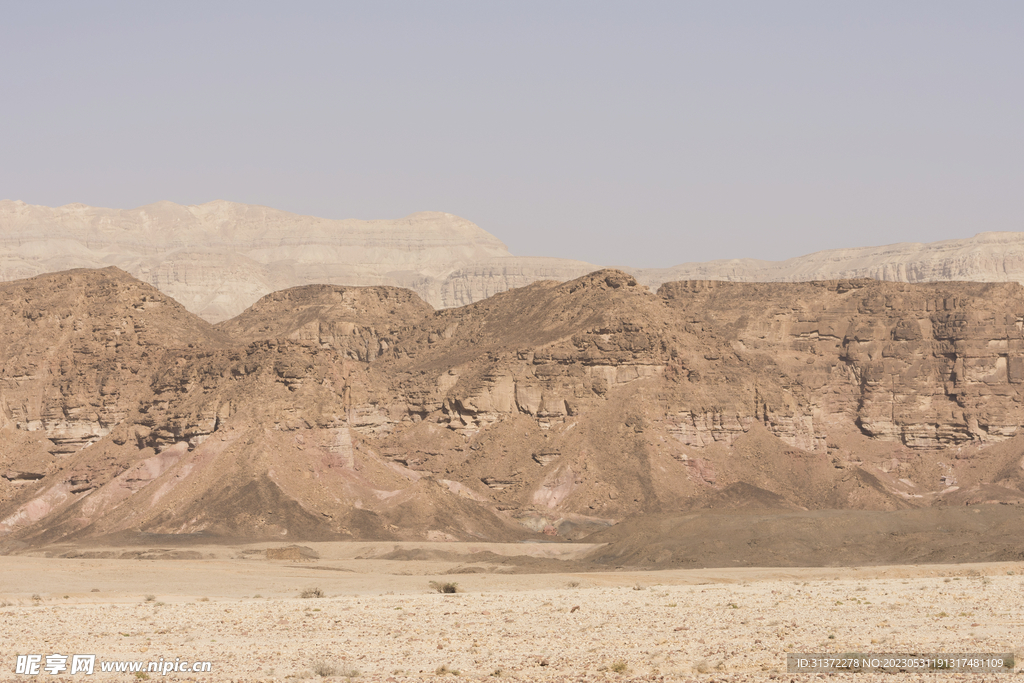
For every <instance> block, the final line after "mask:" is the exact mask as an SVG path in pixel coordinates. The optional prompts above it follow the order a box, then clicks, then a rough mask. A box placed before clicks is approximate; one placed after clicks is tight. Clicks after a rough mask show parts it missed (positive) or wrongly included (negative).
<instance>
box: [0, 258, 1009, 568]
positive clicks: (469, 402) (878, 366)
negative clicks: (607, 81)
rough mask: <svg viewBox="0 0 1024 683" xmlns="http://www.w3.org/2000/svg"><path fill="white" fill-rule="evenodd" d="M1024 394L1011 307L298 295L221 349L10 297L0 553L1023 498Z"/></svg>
mask: <svg viewBox="0 0 1024 683" xmlns="http://www.w3.org/2000/svg"><path fill="white" fill-rule="evenodd" d="M1022 389H1024V288H1022V287H1021V286H1020V285H1018V284H1015V283H995V284H986V283H944V284H927V285H922V284H905V283H888V282H878V281H871V280H836V281H826V282H812V283H794V284H791V283H777V284H744V283H722V282H707V281H688V282H674V283H667V284H665V285H663V286H662V287H661V288H660V289H659V291H658V292H657V293H652V292H651V291H650V290H648V289H647V288H646V287H644V286H643V285H641V284H639V283H638V282H637V280H636V279H635V278H634V277H632V276H631V275H629V274H627V273H624V272H621V271H615V270H604V271H597V272H594V273H590V274H588V275H585V276H583V277H580V278H577V279H574V280H571V281H569V282H565V283H558V282H553V281H544V282H537V283H533V284H531V285H528V286H526V287H522V288H518V289H513V290H509V291H506V292H503V293H500V294H497V295H495V296H492V297H489V298H487V299H484V300H482V301H479V302H476V303H474V304H471V305H468V306H463V307H459V308H448V309H442V310H434V309H433V308H432V307H431V306H430V305H428V304H427V303H426V302H424V301H423V300H422V299H421V298H420V297H419V296H418V295H416V294H415V293H413V292H411V291H408V290H403V289H399V288H394V287H383V286H382V287H343V286H337V285H308V286H303V287H297V288H292V289H288V290H284V291H280V292H275V293H273V294H270V295H268V296H265V297H263V298H262V299H261V300H260V301H258V302H257V303H256V304H255V305H253V306H252V307H251V308H249V309H248V310H246V311H245V312H244V313H242V314H241V315H239V316H237V317H236V318H233V319H231V320H228V321H225V322H223V323H220V324H218V325H216V326H211V325H210V324H208V323H207V322H205V321H203V320H202V319H200V318H199V317H197V316H195V315H193V314H191V313H189V312H188V311H186V310H185V309H184V308H183V307H182V306H180V305H179V304H177V303H176V302H174V301H173V300H172V299H170V298H169V297H167V296H166V295H164V294H161V293H160V292H159V291H158V290H156V289H155V288H154V287H152V286H150V285H147V284H145V283H142V282H140V281H138V280H136V279H134V278H132V277H131V276H130V275H128V274H127V273H124V272H123V271H121V270H119V269H116V268H106V269H101V270H76V271H69V272H65V273H58V274H50V275H43V276H37V277H34V278H30V279H27V280H20V281H16V282H10V283H6V284H2V285H0V547H2V548H6V549H8V550H10V549H13V548H17V547H24V544H42V543H52V542H57V541H62V540H69V539H82V538H126V537H132V536H137V535H138V534H176V535H179V536H180V537H183V538H204V539H210V538H247V539H281V538H287V539H311V540H315V539H346V538H375V539H388V538H393V539H416V538H431V539H466V540H469V539H490V540H513V539H523V538H529V537H531V536H533V535H540V534H548V535H555V536H559V537H564V538H579V537H582V536H584V535H587V534H589V533H591V532H593V531H594V530H598V529H602V528H605V527H607V526H608V525H609V524H612V523H614V522H616V521H618V520H620V519H624V518H628V517H632V516H636V515H638V514H660V513H673V512H679V511H684V510H693V509H736V508H758V509H777V510H802V509H812V510H813V509H862V510H898V509H905V508H906V509H909V508H919V507H928V506H951V505H953V506H956V505H963V504H965V503H976V502H986V501H1001V502H1008V503H1012V502H1020V501H1021V500H1024V493H1022V489H1024V459H1022V457H1021V451H1022V445H1024V434H1021V433H1019V432H1020V431H1021V430H1020V425H1021V424H1022V422H1024V407H1022V405H1021V398H1022Z"/></svg>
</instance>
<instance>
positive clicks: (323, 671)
mask: <svg viewBox="0 0 1024 683" xmlns="http://www.w3.org/2000/svg"><path fill="white" fill-rule="evenodd" d="M309 668H310V669H312V670H313V675H315V676H320V677H321V678H325V677H327V676H333V675H334V674H336V673H337V672H338V668H337V667H336V666H334V665H333V664H331V663H330V662H328V661H325V660H323V659H317V660H314V661H313V663H312V664H310V665H309Z"/></svg>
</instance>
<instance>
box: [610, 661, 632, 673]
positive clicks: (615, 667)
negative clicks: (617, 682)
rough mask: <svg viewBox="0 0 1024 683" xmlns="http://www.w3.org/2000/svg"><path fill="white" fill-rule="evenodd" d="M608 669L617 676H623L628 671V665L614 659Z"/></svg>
mask: <svg viewBox="0 0 1024 683" xmlns="http://www.w3.org/2000/svg"><path fill="white" fill-rule="evenodd" d="M608 668H609V669H611V670H612V671H614V672H615V673H617V674H624V673H626V672H627V671H628V670H629V665H628V664H626V662H625V660H623V659H616V660H615V661H614V662H612V665H611V666H610V667H608Z"/></svg>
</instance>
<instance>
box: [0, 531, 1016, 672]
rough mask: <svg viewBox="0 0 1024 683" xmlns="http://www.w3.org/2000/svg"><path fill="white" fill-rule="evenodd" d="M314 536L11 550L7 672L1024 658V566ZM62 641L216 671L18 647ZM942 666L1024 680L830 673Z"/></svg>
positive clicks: (780, 665)
mask: <svg viewBox="0 0 1024 683" xmlns="http://www.w3.org/2000/svg"><path fill="white" fill-rule="evenodd" d="M303 545H304V547H306V548H308V549H309V550H312V551H313V552H314V553H315V554H317V555H319V559H315V560H314V559H299V560H268V559H266V549H267V548H268V547H270V548H277V547H281V544H254V545H246V546H231V547H226V546H207V547H193V548H189V549H188V551H187V553H188V554H182V551H181V550H180V549H176V548H157V547H139V548H116V549H97V548H90V549H78V550H74V549H70V548H56V549H52V548H51V549H49V550H48V551H47V552H42V551H40V552H34V553H28V554H23V555H10V556H4V557H0V576H2V577H3V580H2V583H0V605H2V606H0V642H3V643H4V645H5V648H4V650H5V652H4V654H3V656H2V657H0V680H30V679H36V680H80V681H86V680H121V681H125V680H136V679H139V680H155V679H163V678H166V679H168V680H200V681H222V680H233V681H285V680H300V679H309V680H315V679H321V678H323V679H332V678H333V679H335V680H344V679H346V678H350V679H353V680H359V681H404V680H432V681H440V680H451V681H456V680H462V679H467V678H468V679H474V680H498V681H500V680H502V679H508V680H520V681H533V680H537V681H556V680H558V681H561V680H566V681H569V680H572V681H579V680H594V681H598V680H608V681H620V680H621V681H625V680H666V681H674V680H680V681H689V680H697V681H748V680H749V681H759V680H785V681H810V680H818V678H819V675H818V674H787V673H786V653H787V652H818V653H843V652H876V653H908V654H909V653H923V652H943V653H954V652H991V653H1003V652H1014V653H1016V654H1017V659H1018V662H1017V667H1016V670H1017V672H1018V673H1019V672H1021V671H1022V669H1024V666H1022V662H1021V660H1022V659H1024V656H1022V655H1024V562H1001V563H987V564H956V565H917V566H888V567H884V566H883V567H860V568H857V567H819V568H770V569H759V568H749V567H747V568H725V569H685V570H664V571H634V570H628V569H620V570H611V571H603V572H585V573H584V572H572V571H557V569H558V567H559V565H558V564H557V563H559V562H563V563H565V565H566V566H567V567H571V566H572V560H573V559H574V558H576V557H579V556H580V555H581V554H583V553H585V552H587V551H588V550H590V547H589V546H586V545H585V544H455V543H433V544H432V543H406V544H395V543H310V544H303ZM396 546H397V547H396ZM481 552H485V553H489V554H488V555H479V554H478V553H481ZM103 553H112V554H116V555H117V556H119V557H120V556H124V557H132V556H134V557H150V558H157V559H115V558H111V557H95V555H102V554H103ZM175 553H177V554H175ZM47 554H49V555H50V556H49V557H47ZM197 554H198V555H199V556H200V557H201V559H200V558H197V557H196V555H197ZM59 555H70V556H69V557H60V556H59ZM76 555H77V556H76ZM82 555H93V556H91V557H83V556H82ZM396 556H412V557H425V558H428V559H393V558H394V557H396ZM435 556H436V557H445V558H447V559H429V558H431V557H435ZM170 557H179V558H181V557H184V558H186V559H166V558H170ZM481 557H489V558H490V559H491V561H490V562H479V561H477V560H479V559H480V558H481ZM502 557H507V558H516V561H515V562H513V563H502V561H501V559H500V558H502ZM524 558H526V559H524ZM529 558H533V560H530V559H529ZM516 562H518V564H517V563H516ZM531 562H532V564H531ZM430 582H435V583H446V582H456V583H457V584H458V592H457V593H454V594H444V593H439V592H437V591H436V590H435V589H434V588H432V587H431V585H430ZM315 590H319V591H320V592H321V593H322V594H323V597H313V598H302V597H300V595H301V594H302V593H303V592H304V591H315ZM55 653H56V654H64V655H73V654H95V655H96V656H97V661H98V662H102V661H115V660H126V661H139V662H144V663H145V664H144V666H148V663H149V662H151V661H160V660H161V659H162V660H163V661H165V662H166V661H172V662H173V661H175V659H178V660H184V661H189V662H195V661H209V662H210V663H211V670H210V671H209V672H205V673H195V674H193V673H180V672H179V673H175V672H173V671H172V672H169V673H167V674H166V675H162V674H158V673H154V672H150V673H146V674H145V675H146V677H145V678H144V677H143V676H142V675H141V674H142V673H145V672H140V674H139V675H135V674H132V673H103V672H101V671H100V670H99V667H100V665H99V664H97V665H96V666H97V668H96V673H94V674H93V675H85V674H81V673H76V674H75V675H69V674H68V671H66V670H65V671H64V672H60V673H58V674H56V675H51V674H49V673H46V672H42V673H40V674H39V675H38V676H37V677H31V676H25V675H19V674H17V673H16V661H17V655H19V654H21V655H24V654H40V655H44V656H45V655H51V654H55ZM69 661H70V660H69ZM44 663H45V660H44ZM936 676H941V677H942V679H943V680H965V681H966V680H970V681H977V680H1003V681H1005V680H1009V679H1011V678H1013V676H1012V675H1009V677H1008V675H1007V674H984V675H982V674H912V673H907V674H837V675H830V676H829V678H832V679H833V680H856V681H860V682H866V681H870V680H884V681H893V682H895V681H903V680H929V681H930V680H935V679H936Z"/></svg>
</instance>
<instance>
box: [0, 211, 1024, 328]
mask: <svg viewBox="0 0 1024 683" xmlns="http://www.w3.org/2000/svg"><path fill="white" fill-rule="evenodd" d="M109 265H114V266H118V267H119V268H121V269H123V270H125V271H126V272H128V273H130V274H132V275H134V276H135V277H136V278H138V279H140V280H142V281H143V282H148V283H149V284H151V285H153V286H154V287H156V288H157V289H159V290H160V291H162V292H163V293H164V294H167V295H168V296H171V297H173V298H174V299H175V300H177V301H178V302H180V303H181V304H182V305H184V306H185V307H186V308H187V309H188V310H189V311H192V312H193V313H196V314H197V315H199V316H200V317H202V318H203V319H205V320H207V321H209V322H214V323H215V322H220V321H223V320H226V319H228V318H231V317H233V316H236V315H238V314H239V313H241V312H242V311H243V310H244V309H245V308H247V307H248V306H250V305H251V304H253V303H254V302H256V301H257V300H258V299H259V298H260V297H262V296H265V295H267V294H269V293H271V292H275V291H279V290H282V289H287V288H290V287H295V286H300V285H306V284H335V285H354V286H369V285H381V286H391V287H403V288H407V289H411V290H413V291H415V292H416V293H417V294H419V296H420V297H421V298H422V299H424V300H425V301H426V302H428V303H429V304H431V305H432V306H434V307H435V308H449V307H457V306H464V305H467V304H470V303H473V302H476V301H481V300H483V299H486V298H488V297H490V296H493V295H495V294H498V293H500V292H504V291H507V290H509V289H513V288H516V287H523V286H525V285H528V284H530V283H532V282H537V281H540V280H557V281H566V280H571V279H573V278H577V277H580V276H582V275H585V274H586V273H589V272H591V271H593V270H596V269H597V266H594V265H592V264H589V263H584V262H581V261H572V260H566V259H556V258H542V257H520V256H513V255H512V254H510V253H509V252H508V250H507V249H506V248H505V245H504V244H502V243H501V242H500V241H499V240H498V239H497V238H495V237H494V236H493V235H490V234H488V233H487V232H485V231H484V230H482V229H481V228H479V227H478V226H476V225H474V224H473V223H471V222H469V221H467V220H465V219H463V218H459V217H458V216H453V215H451V214H448V213H439V212H422V213H416V214H412V215H410V216H406V217H405V218H402V219H398V220H369V221H362V220H328V219H323V218H316V217H312V216H299V215H296V214H292V213H288V212H285V211H277V210H275V209H270V208H267V207H263V206H249V205H245V204H236V203H232V202H225V201H215V202H209V203H207V204H202V205H199V206H181V205H178V204H174V203H172V202H158V203H156V204H151V205H149V206H143V207H140V208H138V209H132V210H118V209H101V208H94V207H89V206H85V205H82V204H71V205H67V206H62V207H58V208H49V207H45V206H32V205H28V204H25V203H24V202H17V201H0V281H10V280H16V279H20V278H27V277H32V276H35V275H40V274H43V273H50V272H58V271H62V270H67V269H71V268H101V267H104V266H109ZM625 270H627V271H628V272H630V273H631V274H632V275H634V276H635V277H636V278H637V280H638V281H639V282H640V283H641V284H644V285H647V286H649V287H650V288H651V289H657V288H658V287H659V286H660V285H661V284H663V283H665V282H673V281H679V280H724V281H733V282H804V281H812V280H838V279H855V278H871V279H877V280H887V281H894V282H944V281H975V282H1021V283H1024V233H981V234H979V235H976V236H975V237H973V238H970V239H964V240H948V241H945V242H935V243H933V244H894V245H889V246H884V247H867V248H862V249H837V250H832V251H822V252H818V253H815V254H809V255H807V256H801V257H797V258H792V259H788V260H786V261H777V262H772V261H757V260H753V259H733V260H726V261H712V262H709V263H686V264H683V265H679V266H675V267H673V268H662V269H644V268H629V267H627V268H625Z"/></svg>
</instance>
